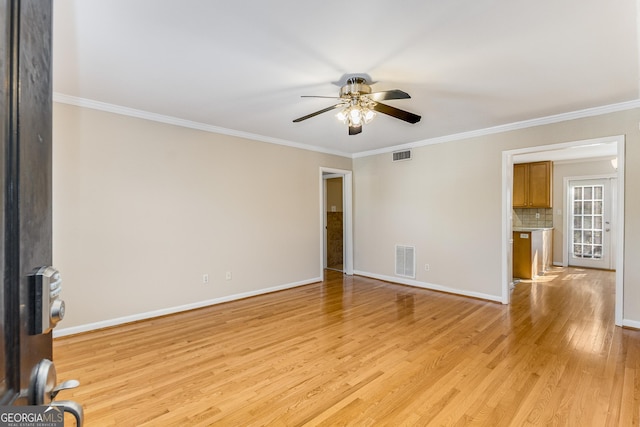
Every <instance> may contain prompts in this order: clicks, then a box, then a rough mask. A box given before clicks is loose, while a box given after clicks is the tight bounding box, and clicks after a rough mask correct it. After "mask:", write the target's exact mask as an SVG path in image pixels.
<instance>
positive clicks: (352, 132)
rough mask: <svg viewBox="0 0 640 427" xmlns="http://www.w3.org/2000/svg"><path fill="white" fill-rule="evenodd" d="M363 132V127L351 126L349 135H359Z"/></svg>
mask: <svg viewBox="0 0 640 427" xmlns="http://www.w3.org/2000/svg"><path fill="white" fill-rule="evenodd" d="M360 132H362V125H360V126H349V135H357V134H359V133H360Z"/></svg>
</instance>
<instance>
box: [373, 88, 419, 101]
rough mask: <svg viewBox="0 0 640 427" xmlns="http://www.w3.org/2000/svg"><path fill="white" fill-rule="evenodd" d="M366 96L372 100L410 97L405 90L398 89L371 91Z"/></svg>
mask: <svg viewBox="0 0 640 427" xmlns="http://www.w3.org/2000/svg"><path fill="white" fill-rule="evenodd" d="M368 96H369V98H371V99H372V100H374V101H386V100H387V99H407V98H411V97H410V96H409V94H408V93H407V92H403V91H401V90H399V89H394V90H386V91H383V92H373V93H370V94H369V95H368Z"/></svg>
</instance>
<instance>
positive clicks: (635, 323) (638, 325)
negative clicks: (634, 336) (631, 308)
mask: <svg viewBox="0 0 640 427" xmlns="http://www.w3.org/2000/svg"><path fill="white" fill-rule="evenodd" d="M622 326H626V327H629V328H634V329H640V322H639V321H637V320H629V319H622Z"/></svg>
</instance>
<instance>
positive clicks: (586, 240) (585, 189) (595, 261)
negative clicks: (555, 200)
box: [565, 177, 616, 270]
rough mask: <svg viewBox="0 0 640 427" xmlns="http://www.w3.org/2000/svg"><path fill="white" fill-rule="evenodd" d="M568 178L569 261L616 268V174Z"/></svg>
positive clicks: (575, 265) (567, 240) (566, 248)
mask: <svg viewBox="0 0 640 427" xmlns="http://www.w3.org/2000/svg"><path fill="white" fill-rule="evenodd" d="M566 181H567V195H566V198H565V199H566V205H567V207H566V210H567V213H568V215H567V226H566V230H568V232H567V239H566V242H567V245H566V246H565V250H566V259H567V262H566V264H567V265H569V266H574V267H587V268H598V269H602V270H614V269H615V257H614V256H613V251H612V250H611V246H612V240H613V239H612V237H613V236H614V235H615V225H616V224H615V221H613V219H614V218H615V217H616V215H615V203H614V202H613V201H614V200H615V189H616V186H615V183H616V179H615V177H612V178H599V179H567V180H566Z"/></svg>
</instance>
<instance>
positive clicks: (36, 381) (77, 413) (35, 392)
mask: <svg viewBox="0 0 640 427" xmlns="http://www.w3.org/2000/svg"><path fill="white" fill-rule="evenodd" d="M57 381H58V379H57V375H56V367H55V365H54V364H53V362H52V361H51V360H49V359H42V360H41V361H40V362H38V364H37V365H36V366H35V367H34V368H33V371H31V380H30V381H29V389H28V390H27V398H28V401H29V405H49V406H55V407H56V408H60V409H62V410H63V411H64V412H68V413H70V414H71V415H73V416H74V418H75V419H76V425H77V426H78V427H80V426H82V422H83V420H84V413H83V411H82V406H80V404H79V403H77V402H74V401H72V400H56V401H54V400H53V399H54V398H55V397H56V396H57V395H58V393H60V392H61V391H62V390H68V389H70V388H75V387H78V386H79V385H80V382H79V381H78V380H67V381H63V382H62V383H60V384H58V385H55V384H56V382H57Z"/></svg>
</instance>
